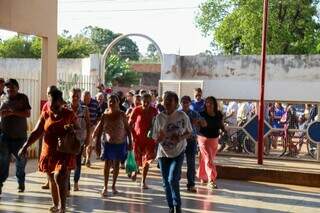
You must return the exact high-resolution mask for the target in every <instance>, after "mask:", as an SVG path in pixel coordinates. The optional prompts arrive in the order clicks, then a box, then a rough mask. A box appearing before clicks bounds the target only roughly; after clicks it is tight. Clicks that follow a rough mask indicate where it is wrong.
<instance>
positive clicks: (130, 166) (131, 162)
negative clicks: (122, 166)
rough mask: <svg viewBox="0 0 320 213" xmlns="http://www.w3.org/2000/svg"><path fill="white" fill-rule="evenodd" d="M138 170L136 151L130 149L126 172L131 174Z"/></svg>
mask: <svg viewBox="0 0 320 213" xmlns="http://www.w3.org/2000/svg"><path fill="white" fill-rule="evenodd" d="M137 170H138V166H137V163H136V160H135V158H134V153H133V152H132V151H129V152H128V157H127V161H126V173H127V174H128V175H130V174H131V173H132V172H136V171H137Z"/></svg>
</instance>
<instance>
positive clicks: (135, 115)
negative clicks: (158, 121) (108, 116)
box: [129, 94, 158, 189]
mask: <svg viewBox="0 0 320 213" xmlns="http://www.w3.org/2000/svg"><path fill="white" fill-rule="evenodd" d="M157 114H158V111H157V109H156V108H154V107H152V106H151V96H150V95H149V94H144V95H143V96H142V105H141V106H137V107H135V108H134V110H133V111H132V113H131V115H130V118H129V125H130V126H131V127H132V138H133V142H134V143H133V150H134V154H135V158H136V161H137V164H138V165H139V166H140V167H142V180H141V188H142V189H148V186H147V184H146V178H147V174H148V171H149V166H150V164H151V162H152V161H153V160H154V159H155V157H156V156H155V154H156V143H155V142H154V140H153V139H151V138H148V131H149V130H150V128H151V126H152V120H153V118H154V117H155V116H156V115H157ZM136 177H137V172H134V173H133V174H132V176H131V178H132V180H136Z"/></svg>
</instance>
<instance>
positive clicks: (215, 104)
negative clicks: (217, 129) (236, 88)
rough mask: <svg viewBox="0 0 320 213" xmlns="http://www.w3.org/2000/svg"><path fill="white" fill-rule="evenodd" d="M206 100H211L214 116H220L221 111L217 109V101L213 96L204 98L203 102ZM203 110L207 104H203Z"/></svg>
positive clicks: (205, 109)
mask: <svg viewBox="0 0 320 213" xmlns="http://www.w3.org/2000/svg"><path fill="white" fill-rule="evenodd" d="M207 101H212V103H213V112H214V114H215V115H216V116H218V117H219V118H220V117H221V118H222V112H221V111H220V110H219V109H218V101H217V99H216V98H215V97H213V96H209V97H207V98H206V99H205V103H206V102H207ZM204 111H205V112H207V106H206V105H205V106H204Z"/></svg>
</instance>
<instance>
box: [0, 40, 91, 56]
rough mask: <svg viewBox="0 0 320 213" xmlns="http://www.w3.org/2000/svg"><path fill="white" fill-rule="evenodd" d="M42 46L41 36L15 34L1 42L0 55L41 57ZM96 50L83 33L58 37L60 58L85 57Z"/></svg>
mask: <svg viewBox="0 0 320 213" xmlns="http://www.w3.org/2000/svg"><path fill="white" fill-rule="evenodd" d="M41 48H42V45H41V38H39V37H35V36H32V37H27V36H14V37H12V38H9V39H7V40H5V41H3V42H2V43H0V57H3V58H41ZM94 52H95V50H94V46H93V44H92V43H91V41H90V40H89V39H88V38H86V37H84V36H82V35H76V36H74V37H72V36H70V35H67V34H63V35H60V36H59V37H58V58H85V57H88V56H89V55H90V54H91V53H94Z"/></svg>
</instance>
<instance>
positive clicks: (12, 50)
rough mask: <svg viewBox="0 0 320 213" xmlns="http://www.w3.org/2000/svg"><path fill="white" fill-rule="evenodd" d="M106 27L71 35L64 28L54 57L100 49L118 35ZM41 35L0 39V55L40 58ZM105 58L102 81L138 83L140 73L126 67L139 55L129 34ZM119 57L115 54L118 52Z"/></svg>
mask: <svg viewBox="0 0 320 213" xmlns="http://www.w3.org/2000/svg"><path fill="white" fill-rule="evenodd" d="M120 35H121V34H117V33H114V32H112V31H111V30H108V29H103V28H99V27H93V26H88V27H86V28H84V29H83V31H82V33H80V34H77V35H75V36H72V35H70V34H69V32H68V31H64V32H63V33H62V34H61V35H59V36H58V58H85V57H89V55H90V54H93V53H102V52H103V51H104V50H105V48H106V47H107V46H108V45H109V44H110V43H111V42H112V41H113V40H114V39H115V38H116V37H118V36H120ZM41 49H42V42H41V38H39V37H35V36H22V35H18V36H14V37H12V38H9V39H7V40H4V41H1V40H0V57H3V58H41ZM111 54H113V55H111V56H109V57H108V58H107V62H106V66H107V70H108V73H106V77H107V78H106V79H107V80H106V81H107V83H109V84H120V85H132V84H138V83H139V78H140V75H139V74H136V73H135V72H133V71H131V70H130V66H129V64H128V62H127V61H128V60H138V59H139V56H140V54H139V49H138V46H137V45H136V43H135V42H133V41H132V40H131V39H129V38H125V39H123V40H121V41H120V42H119V43H118V44H116V46H115V47H114V48H113V50H112V52H111ZM117 55H118V56H119V57H118V56H117Z"/></svg>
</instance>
